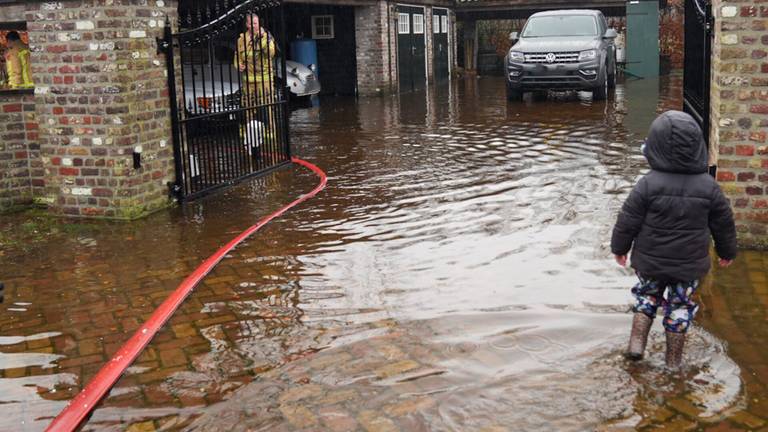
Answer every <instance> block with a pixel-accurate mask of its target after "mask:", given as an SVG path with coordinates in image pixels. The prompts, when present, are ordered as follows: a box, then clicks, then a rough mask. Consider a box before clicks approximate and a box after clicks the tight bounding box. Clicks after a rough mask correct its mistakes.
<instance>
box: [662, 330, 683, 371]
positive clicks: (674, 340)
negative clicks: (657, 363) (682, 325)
mask: <svg viewBox="0 0 768 432" xmlns="http://www.w3.org/2000/svg"><path fill="white" fill-rule="evenodd" d="M684 347H685V333H672V332H670V331H668V332H667V356H666V362H667V367H668V368H670V369H677V368H679V367H680V364H682V362H683V348H684Z"/></svg>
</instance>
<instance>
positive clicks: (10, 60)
mask: <svg viewBox="0 0 768 432" xmlns="http://www.w3.org/2000/svg"><path fill="white" fill-rule="evenodd" d="M5 67H6V70H7V72H8V87H10V88H12V89H18V88H28V87H34V85H35V83H34V82H33V81H32V70H31V65H30V64H29V50H28V49H26V48H25V49H20V50H9V51H8V52H6V53H5Z"/></svg>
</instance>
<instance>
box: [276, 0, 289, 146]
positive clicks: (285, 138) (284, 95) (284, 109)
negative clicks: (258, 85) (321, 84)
mask: <svg viewBox="0 0 768 432" xmlns="http://www.w3.org/2000/svg"><path fill="white" fill-rule="evenodd" d="M277 13H278V19H279V20H280V50H281V51H282V53H283V55H281V56H280V71H281V73H282V75H283V77H285V82H286V83H287V82H288V75H287V72H288V71H287V70H286V67H285V61H286V57H287V56H288V51H287V50H286V40H287V39H286V30H285V4H284V3H282V2H281V3H280V4H279V5H278V6H277ZM279 90H282V91H280V92H279V93H278V96H280V105H279V106H280V111H281V114H282V116H281V120H282V122H281V124H280V129H281V132H282V133H281V134H280V138H281V140H280V141H281V149H280V153H281V155H283V156H284V158H285V159H290V158H291V144H290V137H289V133H288V132H289V131H288V127H289V124H288V117H289V112H288V102H289V101H290V97H291V92H290V90H288V87H287V86H283V88H282V89H279Z"/></svg>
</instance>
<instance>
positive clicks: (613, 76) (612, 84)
mask: <svg viewBox="0 0 768 432" xmlns="http://www.w3.org/2000/svg"><path fill="white" fill-rule="evenodd" d="M608 88H612V89H613V88H616V60H614V61H613V67H612V68H611V73H610V74H609V75H608Z"/></svg>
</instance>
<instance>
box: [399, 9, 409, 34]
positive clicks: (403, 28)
mask: <svg viewBox="0 0 768 432" xmlns="http://www.w3.org/2000/svg"><path fill="white" fill-rule="evenodd" d="M397 34H411V15H410V14H408V13H403V12H398V13H397Z"/></svg>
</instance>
